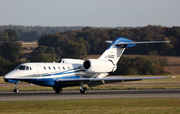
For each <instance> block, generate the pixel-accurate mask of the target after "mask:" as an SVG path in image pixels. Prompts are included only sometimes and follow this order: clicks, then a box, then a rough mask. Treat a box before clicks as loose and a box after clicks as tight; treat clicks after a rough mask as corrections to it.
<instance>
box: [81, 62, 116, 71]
mask: <svg viewBox="0 0 180 114" xmlns="http://www.w3.org/2000/svg"><path fill="white" fill-rule="evenodd" d="M83 67H84V69H85V70H86V72H89V73H105V72H114V71H115V70H116V66H115V65H113V63H112V62H111V61H107V60H99V59H87V60H85V61H84V63H83Z"/></svg>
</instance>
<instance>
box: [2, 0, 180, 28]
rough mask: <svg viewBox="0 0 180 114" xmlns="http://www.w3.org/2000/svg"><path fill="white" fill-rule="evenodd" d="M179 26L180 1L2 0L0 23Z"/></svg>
mask: <svg viewBox="0 0 180 114" xmlns="http://www.w3.org/2000/svg"><path fill="white" fill-rule="evenodd" d="M10 24H12V25H24V26H39V25H40V26H92V27H139V26H147V25H160V26H167V27H172V26H180V0H0V25H10Z"/></svg>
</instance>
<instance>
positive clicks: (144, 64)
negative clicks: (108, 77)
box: [114, 56, 168, 75]
mask: <svg viewBox="0 0 180 114" xmlns="http://www.w3.org/2000/svg"><path fill="white" fill-rule="evenodd" d="M166 64H168V63H167V61H166V60H164V59H159V60H158V59H156V58H152V57H146V56H145V57H135V58H132V57H129V56H128V57H124V56H122V57H121V59H120V61H119V62H118V64H117V65H118V69H117V70H116V71H115V72H114V74H123V75H159V74H165V73H166V72H164V70H163V66H162V65H166Z"/></svg>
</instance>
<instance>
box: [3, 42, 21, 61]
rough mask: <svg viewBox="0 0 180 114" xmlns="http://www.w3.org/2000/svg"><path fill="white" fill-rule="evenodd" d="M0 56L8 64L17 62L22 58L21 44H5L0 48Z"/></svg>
mask: <svg viewBox="0 0 180 114" xmlns="http://www.w3.org/2000/svg"><path fill="white" fill-rule="evenodd" d="M0 50H1V53H0V55H1V56H2V57H4V58H5V59H7V60H9V61H10V62H13V61H16V60H19V59H20V58H21V56H22V51H23V48H22V44H21V43H19V42H10V43H8V42H6V43H3V44H2V45H1V46H0Z"/></svg>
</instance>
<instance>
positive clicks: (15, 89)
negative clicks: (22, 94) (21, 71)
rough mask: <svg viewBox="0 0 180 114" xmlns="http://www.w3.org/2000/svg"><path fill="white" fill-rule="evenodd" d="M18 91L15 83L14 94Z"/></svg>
mask: <svg viewBox="0 0 180 114" xmlns="http://www.w3.org/2000/svg"><path fill="white" fill-rule="evenodd" d="M18 92H19V89H18V88H17V84H16V83H15V88H14V93H18Z"/></svg>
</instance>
